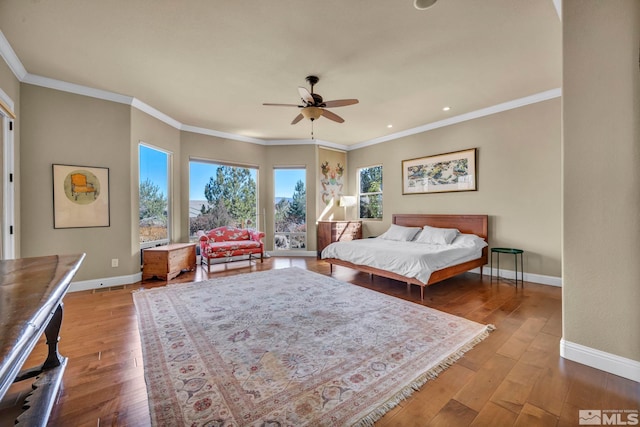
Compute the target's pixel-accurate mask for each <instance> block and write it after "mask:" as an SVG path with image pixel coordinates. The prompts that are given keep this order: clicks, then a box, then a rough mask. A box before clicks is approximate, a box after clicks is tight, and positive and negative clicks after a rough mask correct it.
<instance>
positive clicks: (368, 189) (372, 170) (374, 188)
mask: <svg viewBox="0 0 640 427" xmlns="http://www.w3.org/2000/svg"><path fill="white" fill-rule="evenodd" d="M358 181H359V185H358V194H359V199H360V203H359V209H358V211H359V216H360V218H361V219H382V165H379V166H372V167H367V168H361V169H358Z"/></svg>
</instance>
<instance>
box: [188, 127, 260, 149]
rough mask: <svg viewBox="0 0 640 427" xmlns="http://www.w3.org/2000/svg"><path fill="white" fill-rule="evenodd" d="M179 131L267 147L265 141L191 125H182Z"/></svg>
mask: <svg viewBox="0 0 640 427" xmlns="http://www.w3.org/2000/svg"><path fill="white" fill-rule="evenodd" d="M180 130H183V131H185V132H192V133H199V134H202V135H209V136H217V137H218V138H224V139H233V140H235V141H242V142H250V143H252V144H259V145H269V144H268V143H267V141H265V140H263V139H259V138H251V137H249V136H242V135H238V134H235V133H229V132H221V131H218V130H213V129H207V128H201V127H197V126H191V125H184V124H183V125H182V127H181V128H180Z"/></svg>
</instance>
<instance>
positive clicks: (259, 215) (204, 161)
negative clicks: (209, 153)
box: [187, 156, 264, 241]
mask: <svg viewBox="0 0 640 427" xmlns="http://www.w3.org/2000/svg"><path fill="white" fill-rule="evenodd" d="M192 163H202V164H207V165H211V166H214V167H220V166H227V167H232V168H242V169H251V170H254V171H255V183H256V210H255V217H254V221H253V225H252V226H251V227H250V228H252V229H256V230H259V231H263V232H264V230H261V228H262V227H261V224H260V220H261V218H262V217H263V214H262V213H260V166H259V165H257V164H252V163H241V162H229V161H222V160H215V159H208V158H203V157H191V156H190V157H189V164H188V167H189V170H188V176H189V178H188V180H189V187H188V203H189V206H188V212H190V211H191V207H190V203H191V179H192V167H191V165H192ZM188 220H189V229H188V230H187V231H188V234H189V241H197V235H191V217H190V216H188ZM203 231H208V230H203Z"/></svg>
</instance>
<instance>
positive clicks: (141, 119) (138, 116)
mask: <svg viewBox="0 0 640 427" xmlns="http://www.w3.org/2000/svg"><path fill="white" fill-rule="evenodd" d="M141 142H143V143H145V144H146V145H149V146H152V147H154V148H159V149H161V150H164V151H167V152H170V153H171V157H170V162H171V163H170V166H169V168H170V171H171V172H170V179H171V182H170V185H169V197H170V200H169V206H170V215H169V217H170V223H171V229H170V237H171V241H173V242H187V241H189V233H188V229H187V231H186V232H183V229H182V227H181V223H182V220H181V218H182V209H181V205H180V200H181V194H182V188H181V186H180V176H181V163H180V131H179V130H178V129H176V128H174V127H171V126H169V125H167V124H166V123H164V122H161V121H160V120H158V119H156V118H154V117H151V116H149V115H148V114H146V113H144V112H142V111H140V110H138V109H136V108H131V159H132V161H131V166H132V168H131V171H130V172H131V181H130V182H131V197H132V199H131V207H132V209H131V252H132V255H133V256H134V257H137V258H138V261H139V260H140V244H139V236H140V229H139V223H140V221H139V211H140V201H139V197H138V191H139V187H138V186H139V182H140V175H139V168H138V164H139V156H138V147H139V144H140V143H141Z"/></svg>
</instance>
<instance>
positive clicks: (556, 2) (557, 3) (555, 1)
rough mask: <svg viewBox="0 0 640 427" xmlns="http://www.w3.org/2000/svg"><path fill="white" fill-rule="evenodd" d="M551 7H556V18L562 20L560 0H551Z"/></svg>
mask: <svg viewBox="0 0 640 427" xmlns="http://www.w3.org/2000/svg"><path fill="white" fill-rule="evenodd" d="M553 7H555V8H556V13H557V14H558V19H560V21H562V0H553Z"/></svg>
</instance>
